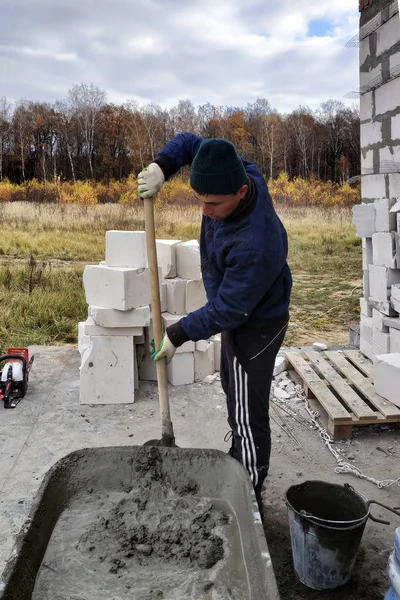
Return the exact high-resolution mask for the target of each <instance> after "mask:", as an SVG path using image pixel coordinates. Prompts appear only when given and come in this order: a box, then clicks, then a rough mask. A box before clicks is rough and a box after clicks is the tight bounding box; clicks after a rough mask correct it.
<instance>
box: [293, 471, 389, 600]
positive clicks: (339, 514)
mask: <svg viewBox="0 0 400 600" xmlns="http://www.w3.org/2000/svg"><path fill="white" fill-rule="evenodd" d="M286 504H287V507H288V515H289V526H290V537H291V543H292V554H293V565H294V570H295V572H296V575H297V577H298V578H299V580H300V581H301V582H302V583H303V584H304V585H306V586H308V587H310V588H313V589H315V590H331V589H335V588H338V587H341V586H343V585H345V584H346V583H347V582H348V581H349V579H350V577H351V575H352V572H353V568H354V564H355V562H356V558H357V552H358V549H359V546H360V542H361V538H362V536H363V533H364V529H365V525H366V523H367V520H368V518H371V519H372V520H374V521H377V522H378V523H384V524H389V523H388V522H387V521H382V520H380V519H376V518H374V517H372V515H371V514H370V504H379V505H380V506H383V507H384V508H386V509H388V510H390V511H392V512H394V513H395V514H397V515H398V516H400V513H398V512H396V510H394V509H392V508H390V507H388V506H386V505H383V504H381V503H379V502H374V501H368V500H366V498H364V497H363V496H361V495H360V494H359V493H357V492H356V491H355V490H354V489H353V488H352V487H351V486H350V485H348V484H345V485H344V486H341V485H336V484H333V483H326V482H324V481H306V482H305V483H302V484H300V485H295V486H292V487H290V488H289V489H288V491H287V493H286Z"/></svg>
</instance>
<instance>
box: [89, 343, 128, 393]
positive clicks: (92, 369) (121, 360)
mask: <svg viewBox="0 0 400 600" xmlns="http://www.w3.org/2000/svg"><path fill="white" fill-rule="evenodd" d="M134 361H135V346H134V343H133V338H132V337H130V336H93V337H91V339H90V347H89V348H88V349H87V350H86V352H85V353H84V355H83V357H82V364H81V367H80V390H79V402H80V403H81V404H132V403H133V401H134V399H135V381H134Z"/></svg>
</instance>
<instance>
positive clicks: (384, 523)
mask: <svg viewBox="0 0 400 600" xmlns="http://www.w3.org/2000/svg"><path fill="white" fill-rule="evenodd" d="M371 504H377V505H378V506H381V507H382V508H386V510H390V512H392V513H394V514H395V515H397V516H398V517H400V511H399V509H398V508H397V507H396V508H392V507H391V506H387V505H386V504H382V502H377V501H376V500H368V502H367V506H368V510H369V509H370V507H371ZM369 518H370V519H371V521H375V523H382V525H390V521H384V520H383V519H377V518H376V517H374V516H373V515H371V513H369Z"/></svg>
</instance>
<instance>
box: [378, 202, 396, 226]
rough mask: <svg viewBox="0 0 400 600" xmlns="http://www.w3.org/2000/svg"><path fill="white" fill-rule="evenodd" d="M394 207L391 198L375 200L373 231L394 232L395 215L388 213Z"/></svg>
mask: <svg viewBox="0 0 400 600" xmlns="http://www.w3.org/2000/svg"><path fill="white" fill-rule="evenodd" d="M393 205H394V200H393V198H381V199H380V200H375V202H374V206H375V215H376V216H375V230H376V232H386V231H395V230H396V215H395V214H394V213H392V212H390V210H391V208H392V207H393Z"/></svg>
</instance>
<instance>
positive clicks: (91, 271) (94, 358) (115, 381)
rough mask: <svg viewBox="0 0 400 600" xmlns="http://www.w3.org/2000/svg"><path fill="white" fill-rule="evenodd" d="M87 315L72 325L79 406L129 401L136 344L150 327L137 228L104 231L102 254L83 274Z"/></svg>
mask: <svg viewBox="0 0 400 600" xmlns="http://www.w3.org/2000/svg"><path fill="white" fill-rule="evenodd" d="M83 284H84V288H85V293H86V301H87V303H88V305H89V309H88V318H87V320H86V321H85V322H82V323H79V326H78V347H79V351H80V352H81V367H80V402H81V404H117V403H124V404H125V403H132V402H133V401H134V398H135V389H137V388H138V385H139V380H138V368H137V360H136V342H141V341H142V339H143V335H144V328H145V327H148V326H149V325H150V278H149V272H148V268H147V256H146V240H145V234H144V232H142V231H108V232H107V233H106V258H105V261H104V262H102V263H100V264H98V265H88V266H86V268H85V270H84V274H83Z"/></svg>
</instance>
